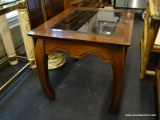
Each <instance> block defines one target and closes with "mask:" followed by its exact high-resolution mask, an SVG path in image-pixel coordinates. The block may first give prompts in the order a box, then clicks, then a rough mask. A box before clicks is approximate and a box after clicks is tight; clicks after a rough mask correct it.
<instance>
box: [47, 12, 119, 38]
mask: <svg viewBox="0 0 160 120" xmlns="http://www.w3.org/2000/svg"><path fill="white" fill-rule="evenodd" d="M121 18H122V13H121V12H110V11H88V10H76V11H74V12H73V13H71V14H69V15H68V16H66V17H65V18H64V19H63V20H61V21H59V22H58V23H57V24H55V25H54V26H52V27H51V28H50V29H52V31H71V32H80V33H87V34H101V35H107V36H113V35H114V34H115V33H116V30H117V28H118V25H119V23H120V21H121Z"/></svg>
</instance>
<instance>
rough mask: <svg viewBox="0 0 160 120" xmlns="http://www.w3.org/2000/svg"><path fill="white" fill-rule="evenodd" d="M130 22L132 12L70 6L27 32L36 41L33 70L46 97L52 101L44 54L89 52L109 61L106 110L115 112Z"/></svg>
mask: <svg viewBox="0 0 160 120" xmlns="http://www.w3.org/2000/svg"><path fill="white" fill-rule="evenodd" d="M104 14H105V16H104ZM133 22H134V12H133V11H127V10H124V11H123V10H119V11H118V10H117V11H116V10H110V11H109V10H105V9H99V8H81V7H79V8H78V7H76V8H75V7H70V8H69V9H67V10H65V11H64V12H62V13H60V14H59V15H57V16H55V17H53V18H51V19H50V20H48V21H47V22H46V23H45V24H42V25H40V26H39V27H37V28H36V29H34V30H32V31H30V32H29V33H28V35H29V36H32V37H33V38H34V39H36V40H37V42H36V47H35V58H36V64H37V70H38V75H39V80H40V82H41V85H42V88H43V90H44V93H45V94H46V96H47V97H48V99H50V100H53V99H54V98H55V92H54V89H53V88H52V86H51V83H50V80H49V74H48V69H47V55H48V54H50V53H51V52H54V51H57V50H60V51H63V52H66V53H67V54H68V55H70V56H71V57H72V58H74V59H80V58H81V57H83V56H85V55H87V54H93V55H96V56H98V57H100V58H101V59H102V60H103V61H105V62H110V63H111V64H112V70H113V91H112V92H113V96H112V100H111V104H110V107H109V111H110V112H112V113H115V112H116V111H117V110H118V105H119V100H120V96H121V92H122V84H123V78H124V66H125V56H126V53H127V48H128V47H129V46H130V44H131V36H132V29H133ZM77 23H78V24H77ZM126 31H127V32H126ZM106 72H107V71H106ZM106 80H107V79H106Z"/></svg>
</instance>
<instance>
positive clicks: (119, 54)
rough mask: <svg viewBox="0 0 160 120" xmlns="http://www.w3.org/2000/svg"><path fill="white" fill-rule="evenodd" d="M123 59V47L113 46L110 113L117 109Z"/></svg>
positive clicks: (121, 83)
mask: <svg viewBox="0 0 160 120" xmlns="http://www.w3.org/2000/svg"><path fill="white" fill-rule="evenodd" d="M124 61H125V49H124V48H122V47H115V49H114V53H113V62H112V70H113V95H112V101H111V104H110V106H109V112H111V113H116V112H117V109H118V105H119V101H120V96H121V92H122V85H123V79H124Z"/></svg>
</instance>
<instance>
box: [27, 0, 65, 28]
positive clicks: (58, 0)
mask: <svg viewBox="0 0 160 120" xmlns="http://www.w3.org/2000/svg"><path fill="white" fill-rule="evenodd" d="M65 1H67V0H45V10H46V15H47V19H48V20H49V19H50V18H52V17H54V16H56V15H57V14H59V13H60V12H62V11H64V9H65V6H64V5H65V4H67V3H65ZM26 3H27V9H28V14H29V19H30V25H31V29H34V28H36V27H38V26H39V25H41V24H42V23H44V22H45V21H44V17H43V12H42V5H41V0H26Z"/></svg>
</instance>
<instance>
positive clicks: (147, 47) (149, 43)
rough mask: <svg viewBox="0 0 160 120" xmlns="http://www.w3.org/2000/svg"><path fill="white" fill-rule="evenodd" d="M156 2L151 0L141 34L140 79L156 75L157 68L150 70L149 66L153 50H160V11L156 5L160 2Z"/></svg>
mask: <svg viewBox="0 0 160 120" xmlns="http://www.w3.org/2000/svg"><path fill="white" fill-rule="evenodd" d="M158 1H159V0H157V2H154V1H153V0H149V4H148V6H147V12H146V17H145V20H144V27H143V31H142V36H141V40H140V43H141V66H140V67H141V70H140V79H144V77H145V75H155V70H156V68H155V70H149V69H148V68H147V65H148V61H149V59H150V54H151V52H158V53H159V52H160V42H159V39H160V38H158V37H157V34H158V31H159V27H160V11H159V9H158V8H157V7H156V6H158V5H160V2H158Z"/></svg>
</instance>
